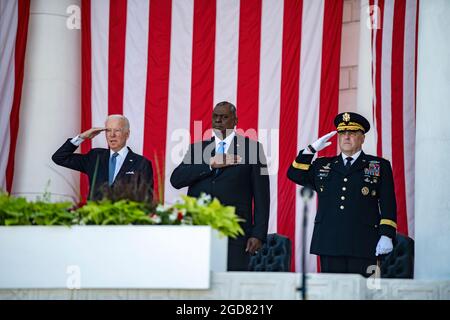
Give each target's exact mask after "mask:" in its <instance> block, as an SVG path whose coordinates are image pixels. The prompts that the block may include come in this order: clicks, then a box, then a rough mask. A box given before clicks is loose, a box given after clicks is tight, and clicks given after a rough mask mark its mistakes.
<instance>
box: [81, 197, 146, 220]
mask: <svg viewBox="0 0 450 320" xmlns="http://www.w3.org/2000/svg"><path fill="white" fill-rule="evenodd" d="M76 212H77V214H78V218H79V223H80V224H81V225H128V224H153V223H152V220H151V219H150V217H149V216H148V206H147V205H145V204H143V203H140V202H135V201H128V200H120V201H116V202H112V201H110V200H102V201H100V202H93V201H89V202H88V203H87V204H86V205H84V206H82V207H81V208H79V209H78V210H77V211H76Z"/></svg>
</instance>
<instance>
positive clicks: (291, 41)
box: [0, 0, 416, 271]
mask: <svg viewBox="0 0 450 320" xmlns="http://www.w3.org/2000/svg"><path fill="white" fill-rule="evenodd" d="M21 1H22V0H11V2H14V3H20V2H21ZM378 2H379V3H378ZM378 2H376V0H375V3H373V1H372V4H374V5H377V4H378V5H380V6H381V8H382V10H381V13H383V18H382V23H383V26H384V27H383V29H381V31H380V30H378V33H376V34H375V33H374V35H373V44H374V50H373V52H374V56H373V58H374V61H375V58H377V60H376V61H375V62H374V64H373V79H374V90H375V91H376V92H377V94H376V95H375V97H376V99H374V105H373V108H374V109H373V110H374V115H376V130H377V132H378V145H379V146H380V147H379V149H378V153H379V154H380V155H383V156H385V157H387V158H388V159H389V160H391V161H392V163H393V167H394V175H395V183H396V189H397V196H398V199H397V201H398V206H399V221H398V224H399V230H400V231H403V232H408V231H409V232H410V233H411V229H412V227H411V225H410V224H411V223H412V221H413V207H412V205H413V199H414V197H413V195H414V190H413V185H414V183H413V180H412V179H413V172H414V163H413V159H414V153H413V152H411V150H413V149H411V144H412V145H413V144H414V109H415V108H414V105H415V101H414V96H415V84H414V79H415V78H414V70H415V69H412V73H411V72H410V71H411V69H410V68H411V64H409V62H410V59H415V49H414V46H415V44H413V45H412V46H413V47H410V46H411V43H410V40H411V39H415V36H416V30H415V14H416V9H415V8H416V1H405V0H396V1H395V3H394V1H387V0H386V1H382V0H379V1H378ZM4 3H5V1H3V2H2V1H0V4H2V7H1V8H2V10H3V9H4V8H3V6H4ZM6 3H10V2H9V1H6ZM391 7H392V9H390V8H391ZM389 10H390V11H389ZM411 10H412V11H411ZM18 12H19V11H18ZM81 12H82V30H81V32H82V48H81V50H82V83H81V85H82V92H81V95H82V105H81V109H82V113H81V114H82V128H80V130H86V129H88V128H90V127H93V126H103V123H104V120H105V118H106V116H107V115H108V114H124V115H125V116H127V117H128V118H129V120H130V123H131V136H130V139H129V146H130V147H131V148H132V149H133V150H134V151H135V152H137V153H141V154H143V155H145V156H146V157H148V158H149V159H150V160H152V162H153V165H154V169H155V181H157V183H156V188H157V190H156V194H157V195H160V199H164V201H165V202H168V203H171V202H174V201H176V200H177V199H178V198H179V195H180V194H181V193H183V192H186V190H184V191H181V192H180V191H179V190H175V189H174V188H172V187H171V185H170V183H169V182H168V179H169V177H170V174H171V172H172V171H173V169H174V168H175V166H177V165H178V164H179V162H181V159H182V157H183V155H184V152H185V151H186V149H187V147H188V145H189V143H190V142H192V141H195V140H199V139H202V137H203V134H205V136H208V134H210V131H209V133H208V131H207V130H208V129H209V128H210V127H211V112H212V108H213V106H214V105H215V104H216V103H218V102H220V101H223V100H227V101H230V102H232V103H234V104H235V105H236V107H237V110H238V111H237V112H238V119H239V122H238V129H242V130H243V131H244V132H246V134H247V135H249V136H251V137H253V138H257V139H259V140H260V141H261V142H262V143H263V145H264V149H265V152H266V155H267V158H268V162H269V172H270V173H271V175H270V188H271V208H270V223H269V232H270V233H272V232H277V233H279V234H283V235H286V236H288V237H289V238H290V239H291V240H292V245H293V256H292V257H293V259H292V270H296V271H301V269H300V266H301V263H300V262H301V261H300V258H301V257H300V248H301V232H303V230H302V227H301V222H302V215H303V206H304V204H303V202H302V200H301V199H300V197H299V186H296V185H294V184H293V183H292V182H290V181H288V180H287V177H286V171H287V168H288V167H289V165H290V164H291V162H292V161H293V159H294V158H295V156H296V154H297V152H298V151H299V149H301V148H303V147H305V146H306V145H307V144H309V143H311V142H313V141H314V140H315V139H317V138H318V137H320V136H321V135H323V134H326V133H328V132H330V131H332V130H334V127H333V119H334V117H335V115H336V114H337V113H338V111H339V106H338V98H339V70H340V51H341V31H342V14H343V1H342V0H303V1H301V0H284V1H282V0H128V1H127V0H82V1H81ZM411 12H413V13H411ZM19 16H20V14H19ZM412 16H414V18H412ZM389 19H390V20H389ZM413 19H414V27H413V26H412V25H411V23H412V22H413ZM400 20H401V21H403V23H401V22H399V21H400ZM389 21H390V22H389ZM1 22H3V21H1ZM389 23H390V28H388V27H387V25H388V24H389ZM393 25H395V28H394V27H393ZM19 29H20V24H19ZM0 30H4V29H3V28H2V29H0ZM0 32H2V31H0ZM381 32H382V33H383V37H382V41H381V40H380V38H381V37H380V33H381ZM385 33H386V35H385ZM1 40H2V43H1V45H3V41H4V38H3V37H2V38H1ZM381 43H382V44H383V47H382V49H378V48H379V47H378V45H380V46H381ZM387 47H392V49H387ZM380 50H381V51H380ZM384 50H387V51H389V52H391V53H390V56H389V55H388V54H386V53H385V51H384ZM379 51H380V52H382V53H383V55H382V58H381V60H380V57H381V55H380V54H379V53H380V52H379ZM400 56H402V57H403V58H402V59H400ZM22 58H23V57H22ZM388 59H391V60H390V61H389V60H388ZM2 62H3V59H2ZM380 63H381V64H380ZM413 67H414V65H413ZM3 70H4V69H2V77H3ZM380 70H384V71H383V72H382V73H381V86H380V80H379V78H380V72H379V71H380ZM387 72H388V73H389V75H390V76H387ZM402 75H403V78H402V79H403V80H402V82H401V84H402V85H399V84H398V78H397V77H401V76H402ZM383 77H385V78H386V77H388V78H389V77H390V81H388V82H385V81H384V80H383V79H384V78H383ZM2 80H3V78H2ZM8 83H9V82H8ZM13 83H14V82H13ZM16 84H17V85H19V84H18V83H16ZM375 84H377V85H376V86H375ZM391 84H392V85H391ZM387 86H388V87H389V89H388V88H387ZM16 87H17V86H16ZM0 98H1V99H2V100H1V103H2V105H1V106H2V114H1V124H2V127H1V130H2V133H3V131H5V132H6V131H7V130H6V129H5V128H6V127H7V126H5V124H4V123H3V122H5V123H6V122H8V121H6V120H4V119H10V118H11V119H13V118H14V116H13V112H12V113H11V112H10V111H8V110H7V109H6V108H4V106H5V105H6V106H8V105H14V104H11V103H10V102H8V101H4V99H3V94H2V96H1V97H0ZM383 99H387V100H386V101H385V100H383ZM380 101H381V104H380ZM13 109H14V108H13ZM10 114H11V117H10ZM5 116H6V117H7V118H5ZM13 120H14V119H13ZM13 120H11V122H10V123H13ZM399 123H402V125H401V126H399V125H398V124H399ZM392 124H395V125H392ZM13 129H14V128H13ZM16 129H17V128H16ZM205 132H206V133H205ZM74 134H76V133H75V132H74ZM13 135H14V130H12V131H11V136H13ZM6 136H8V134H6ZM2 137H3V135H2ZM400 137H401V138H400ZM399 139H401V143H400V142H399V141H398V140H399ZM332 141H333V142H334V143H333V145H332V146H331V147H328V148H327V149H325V150H324V152H321V154H320V155H322V156H331V155H335V154H337V152H338V150H337V143H336V139H335V138H334V139H333V140H332ZM105 146H106V145H105V142H104V141H103V139H94V140H92V141H87V142H85V143H83V144H82V147H81V149H82V152H87V151H88V150H89V149H90V148H92V147H105ZM1 148H2V154H1V159H0V160H1V164H2V167H1V169H2V171H1V172H0V177H3V176H4V175H6V176H7V175H8V172H9V171H8V170H7V169H5V168H6V167H5V166H4V165H3V164H4V163H7V165H8V166H11V165H13V160H14V152H13V151H14V148H13V145H11V147H9V146H8V147H6V145H5V144H2V146H1ZM9 148H10V149H9ZM8 150H10V151H8ZM11 153H12V154H13V155H12V157H8V156H7V155H8V154H9V155H11ZM11 158H12V160H11ZM11 162H12V163H11ZM4 167H5V168H4ZM11 179H12V177H11ZM11 181H12V180H11ZM81 188H82V192H83V194H86V193H87V182H86V180H85V179H84V178H82V183H81ZM402 188H403V189H402ZM8 190H10V185H9V186H8ZM315 210H316V202H315V201H312V204H311V205H310V214H311V215H312V214H313V213H314V212H315ZM312 221H313V217H312V216H310V218H309V225H308V228H307V236H306V238H307V241H308V243H307V248H309V243H310V240H311V234H312V228H313V222H312ZM408 223H409V224H408ZM306 268H307V270H308V271H316V270H317V259H316V257H315V256H313V255H308V256H307V267H306Z"/></svg>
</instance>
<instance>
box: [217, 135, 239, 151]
mask: <svg viewBox="0 0 450 320" xmlns="http://www.w3.org/2000/svg"><path fill="white" fill-rule="evenodd" d="M235 136H236V131H233V132H232V133H230V135H229V136H228V137H226V138H225V139H223V140H220V139H219V138H218V137H217V136H216V135H214V137H215V138H214V142H215V143H216V152H217V150H218V149H219V143H221V142H222V141H223V142H225V145H224V150H225V153H227V152H228V149H229V148H230V145H231V143H232V142H233V139H234V137H235Z"/></svg>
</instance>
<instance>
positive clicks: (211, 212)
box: [0, 192, 244, 238]
mask: <svg viewBox="0 0 450 320" xmlns="http://www.w3.org/2000/svg"><path fill="white" fill-rule="evenodd" d="M44 198H45V199H50V198H49V195H46V196H45V197H44ZM242 221H244V220H243V219H241V218H239V217H238V216H237V215H236V214H235V208H234V207H231V206H223V205H222V204H221V203H220V201H219V200H218V199H216V198H214V199H211V197H210V196H209V195H205V194H202V195H201V196H200V197H199V198H194V197H189V196H183V197H182V201H179V202H178V203H176V204H174V205H172V206H164V205H161V204H159V205H157V206H154V205H152V204H149V203H148V202H136V201H130V200H119V201H111V200H106V199H105V200H102V201H89V202H88V203H87V204H85V205H84V206H81V207H79V208H76V207H73V205H72V204H71V203H70V202H57V203H50V202H46V201H43V200H38V201H36V202H30V201H27V200H26V199H25V198H20V197H18V198H16V197H11V196H9V195H8V194H7V193H2V192H0V225H5V226H13V225H47V226H51V225H67V226H70V225H130V224H132V225H209V226H211V227H212V228H214V229H216V230H218V231H219V232H220V233H221V234H222V235H224V236H229V237H232V238H235V237H237V236H239V235H243V234H244V231H243V230H242V228H241V226H240V222H242Z"/></svg>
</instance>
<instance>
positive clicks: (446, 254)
mask: <svg viewBox="0 0 450 320" xmlns="http://www.w3.org/2000/svg"><path fill="white" fill-rule="evenodd" d="M449 17H450V1H448V0H433V1H420V7H419V40H418V61H417V63H418V65H417V67H418V70H417V121H416V122H417V129H416V130H417V131H416V185H415V189H416V194H415V208H416V210H415V211H416V218H415V229H416V236H415V241H416V256H415V277H416V278H417V279H447V280H448V279H450V169H449V168H448V167H449V166H450V42H449V39H450V38H449V37H450V19H449Z"/></svg>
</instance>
